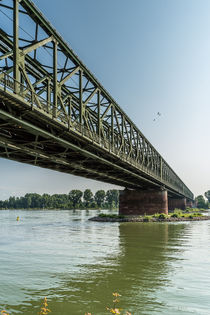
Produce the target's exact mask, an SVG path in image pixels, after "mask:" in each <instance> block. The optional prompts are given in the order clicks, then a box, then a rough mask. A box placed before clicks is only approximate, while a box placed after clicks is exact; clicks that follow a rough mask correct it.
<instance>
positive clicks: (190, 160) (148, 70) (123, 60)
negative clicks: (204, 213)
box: [0, 0, 210, 199]
mask: <svg viewBox="0 0 210 315" xmlns="http://www.w3.org/2000/svg"><path fill="white" fill-rule="evenodd" d="M34 3H35V4H36V5H37V6H38V8H39V9H40V10H41V11H42V12H43V13H44V15H45V16H46V17H47V19H48V20H49V21H50V22H51V23H52V25H53V26H54V27H55V28H56V29H57V30H58V31H59V33H60V34H61V35H62V37H63V38H64V39H65V40H66V41H67V42H68V43H69V45H70V47H71V48H72V49H73V50H74V52H75V53H76V54H77V55H78V56H79V58H80V59H81V60H82V61H83V62H84V63H85V64H86V66H87V67H88V68H89V69H90V70H91V72H92V73H93V74H94V75H95V76H96V78H97V79H98V80H99V81H100V82H101V83H102V85H103V86H104V87H105V88H106V89H107V90H108V91H109V93H110V94H111V95H112V96H113V98H114V99H115V100H116V101H117V102H118V104H119V105H120V106H121V108H122V109H123V110H124V111H125V112H126V113H127V114H128V116H129V117H130V118H131V119H132V120H133V122H134V123H135V124H136V125H137V126H138V127H139V129H140V130H141V131H142V132H143V134H144V135H145V136H146V137H147V138H148V140H150V142H151V143H152V144H153V145H154V147H155V148H156V149H157V150H158V151H159V153H160V154H161V155H162V156H163V157H164V158H165V159H166V161H167V162H168V163H169V165H170V166H171V167H172V168H173V169H174V171H175V172H176V173H177V174H178V175H179V176H180V177H181V179H182V180H183V181H184V183H185V184H186V185H187V186H188V187H189V188H190V189H191V191H192V192H193V193H194V194H195V195H198V194H203V193H204V192H205V191H207V190H209V189H210V165H209V164H210V163H209V161H210V145H209V138H210V122H209V119H210V1H209V0H199V1H198V0H185V1H183V0H170V1H166V0H130V1H128V0H100V1H99V0H59V1H57V0H34ZM0 19H1V17H0ZM0 26H1V22H0ZM157 112H160V113H161V116H160V117H157ZM154 118H156V120H155V121H154ZM0 174H1V183H0V199H5V198H7V197H8V196H9V195H11V194H12V195H17V196H19V195H23V194H25V193H26V192H38V193H43V192H47V193H62V192H63V193H67V192H69V190H71V189H74V188H78V189H81V190H84V189H86V188H91V189H92V190H93V191H96V190H97V189H105V190H106V189H109V188H111V187H113V186H111V185H110V186H109V185H107V184H104V183H99V182H96V181H90V180H87V179H84V178H80V177H75V176H71V175H67V174H62V173H58V172H53V171H50V170H45V169H41V168H38V167H32V166H28V165H24V164H20V163H16V162H12V161H9V160H4V159H0Z"/></svg>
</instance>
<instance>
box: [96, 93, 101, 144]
mask: <svg viewBox="0 0 210 315" xmlns="http://www.w3.org/2000/svg"><path fill="white" fill-rule="evenodd" d="M97 103H98V118H97V135H98V137H99V139H100V137H101V91H98V93H97Z"/></svg>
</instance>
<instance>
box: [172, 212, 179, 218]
mask: <svg viewBox="0 0 210 315" xmlns="http://www.w3.org/2000/svg"><path fill="white" fill-rule="evenodd" d="M171 217H172V218H178V217H179V215H178V214H177V213H173V214H172V215H171Z"/></svg>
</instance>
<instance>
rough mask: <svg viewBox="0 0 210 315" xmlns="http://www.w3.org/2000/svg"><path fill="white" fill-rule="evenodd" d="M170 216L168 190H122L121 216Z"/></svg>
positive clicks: (120, 201)
mask: <svg viewBox="0 0 210 315" xmlns="http://www.w3.org/2000/svg"><path fill="white" fill-rule="evenodd" d="M154 213H165V214H168V193H167V190H128V189H125V190H121V191H120V198H119V214H124V215H144V214H149V215H150V214H154Z"/></svg>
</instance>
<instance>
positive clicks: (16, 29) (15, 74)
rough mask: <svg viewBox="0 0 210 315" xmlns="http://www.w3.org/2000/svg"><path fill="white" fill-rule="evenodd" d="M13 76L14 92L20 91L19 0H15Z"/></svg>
mask: <svg viewBox="0 0 210 315" xmlns="http://www.w3.org/2000/svg"><path fill="white" fill-rule="evenodd" d="M13 78H14V92H15V93H18V92H19V82H20V69H19V0H13Z"/></svg>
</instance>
